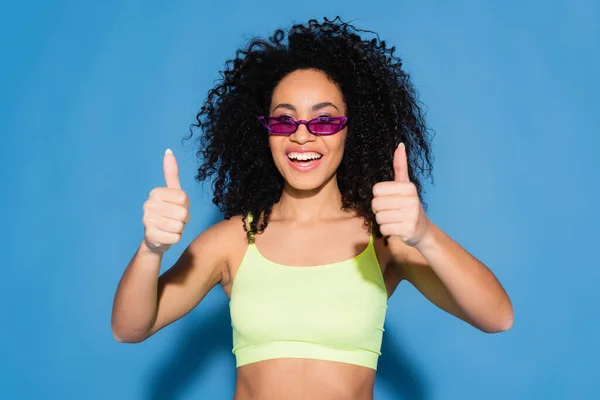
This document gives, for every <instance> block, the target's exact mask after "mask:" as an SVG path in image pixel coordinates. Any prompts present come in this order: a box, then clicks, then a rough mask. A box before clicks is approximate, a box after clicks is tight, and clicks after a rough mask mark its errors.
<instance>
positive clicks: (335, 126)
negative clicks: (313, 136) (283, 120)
mask: <svg viewBox="0 0 600 400" xmlns="http://www.w3.org/2000/svg"><path fill="white" fill-rule="evenodd" d="M342 126H343V124H342V123H340V121H338V120H328V119H322V120H318V121H314V122H311V123H310V124H309V127H310V130H311V131H313V132H315V133H321V134H324V135H326V134H331V133H335V132H337V131H339V130H340V129H342Z"/></svg>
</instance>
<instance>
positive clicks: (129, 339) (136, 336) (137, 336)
mask: <svg viewBox="0 0 600 400" xmlns="http://www.w3.org/2000/svg"><path fill="white" fill-rule="evenodd" d="M111 331H112V335H113V337H114V338H115V340H116V341H117V342H119V343H141V342H143V341H144V340H146V339H147V338H148V337H149V336H150V335H149V334H148V332H134V331H127V330H126V329H122V328H119V327H118V326H117V324H115V323H114V322H113V323H112V324H111Z"/></svg>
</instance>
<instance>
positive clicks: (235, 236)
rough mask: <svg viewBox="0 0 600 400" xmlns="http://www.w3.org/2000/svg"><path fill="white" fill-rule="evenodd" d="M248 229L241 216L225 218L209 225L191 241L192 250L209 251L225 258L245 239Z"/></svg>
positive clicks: (190, 247) (194, 251) (193, 251)
mask: <svg viewBox="0 0 600 400" xmlns="http://www.w3.org/2000/svg"><path fill="white" fill-rule="evenodd" d="M245 238H246V231H245V230H244V225H243V221H242V217H241V216H235V217H231V218H230V219H224V220H222V221H219V222H217V223H216V224H214V225H212V226H210V227H208V228H207V229H206V230H204V231H203V232H202V233H200V234H199V235H198V236H197V237H196V238H195V239H194V240H193V241H192V243H190V246H189V250H190V252H191V253H192V254H193V253H196V252H198V251H202V252H203V253H206V252H207V251H208V252H210V253H212V254H214V255H215V256H217V257H216V258H218V259H222V260H225V259H226V256H227V254H228V253H229V252H230V251H231V250H232V249H233V248H235V247H236V246H239V244H240V243H242V242H243V241H245Z"/></svg>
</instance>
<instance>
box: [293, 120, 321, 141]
mask: <svg viewBox="0 0 600 400" xmlns="http://www.w3.org/2000/svg"><path fill="white" fill-rule="evenodd" d="M316 139H317V137H316V136H315V135H313V134H312V133H310V132H309V131H308V129H306V125H304V124H300V126H299V127H298V130H296V132H294V133H292V134H291V135H290V140H291V141H292V142H295V143H298V144H300V145H302V144H305V143H307V142H314V141H315V140H316Z"/></svg>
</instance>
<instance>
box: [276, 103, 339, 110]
mask: <svg viewBox="0 0 600 400" xmlns="http://www.w3.org/2000/svg"><path fill="white" fill-rule="evenodd" d="M325 107H333V108H335V109H336V110H338V111H340V109H339V108H337V107H336V105H335V104H333V103H331V102H329V101H325V102H323V103H318V104H315V105H314V106H312V108H311V110H312V111H317V110H320V109H321V108H325ZM278 108H286V109H288V110H291V111H297V110H296V107H294V106H293V105H291V104H288V103H281V104H278V105H277V106H276V107H275V108H274V109H273V111H275V110H277V109H278Z"/></svg>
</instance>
